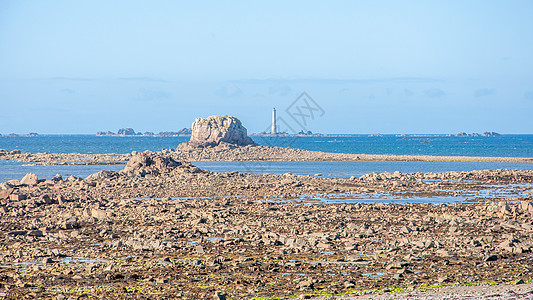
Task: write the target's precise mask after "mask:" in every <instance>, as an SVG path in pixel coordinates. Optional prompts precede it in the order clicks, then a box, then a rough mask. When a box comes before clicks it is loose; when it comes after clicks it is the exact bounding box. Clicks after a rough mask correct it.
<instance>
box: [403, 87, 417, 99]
mask: <svg viewBox="0 0 533 300" xmlns="http://www.w3.org/2000/svg"><path fill="white" fill-rule="evenodd" d="M403 94H404V95H405V96H408V97H412V96H414V95H415V92H413V91H411V90H410V89H404V90H403Z"/></svg>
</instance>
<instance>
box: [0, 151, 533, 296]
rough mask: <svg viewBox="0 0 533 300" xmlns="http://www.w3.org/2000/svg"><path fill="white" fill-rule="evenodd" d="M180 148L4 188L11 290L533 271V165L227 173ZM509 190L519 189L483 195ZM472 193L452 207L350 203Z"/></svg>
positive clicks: (426, 279) (141, 292)
mask: <svg viewBox="0 0 533 300" xmlns="http://www.w3.org/2000/svg"><path fill="white" fill-rule="evenodd" d="M172 154H173V153H172V151H170V152H169V153H166V154H164V153H155V154H154V153H141V154H137V155H134V156H132V157H130V159H129V162H128V164H127V165H126V166H125V168H124V169H123V170H122V171H120V172H111V171H102V172H99V173H96V174H93V175H91V176H89V177H88V178H86V179H81V178H76V177H74V176H71V177H69V178H62V177H60V176H58V177H55V178H53V179H51V180H39V179H38V178H37V177H36V176H34V175H31V174H29V175H27V176H25V177H24V178H23V179H22V180H20V181H19V180H12V181H9V182H6V183H3V184H0V201H1V203H2V204H1V205H0V240H1V243H0V295H1V296H4V297H7V298H13V299H16V298H21V297H33V298H54V297H55V298H57V299H65V298H78V297H80V296H81V297H83V296H86V297H92V296H98V297H105V298H124V297H126V298H138V299H146V298H184V299H204V298H211V299H213V298H215V299H249V298H253V297H259V298H272V297H292V296H296V297H302V298H310V297H315V296H325V295H342V294H349V295H357V294H368V293H372V294H374V295H377V294H383V293H385V295H387V294H390V295H394V292H397V291H402V290H421V289H422V290H424V289H428V288H430V287H437V286H453V285H470V284H499V283H502V284H503V283H506V284H518V285H520V284H521V283H523V282H526V283H527V282H529V281H531V280H532V279H533V273H532V272H531V268H533V259H532V258H531V250H532V248H533V243H532V242H533V223H532V222H531V218H532V217H533V205H532V204H531V200H533V198H532V191H533V171H520V170H495V171H473V172H446V173H414V174H402V173H400V172H395V173H374V174H368V175H365V176H363V177H360V178H349V179H337V178H316V177H311V176H297V175H293V174H289V173H287V174H282V175H272V174H242V173H237V172H231V173H213V172H209V171H206V170H201V169H199V168H197V167H195V166H194V165H191V164H190V163H187V162H182V161H176V160H174V159H172V156H173V155H172ZM498 186H503V187H508V188H510V189H512V193H511V195H510V196H508V197H507V198H505V199H494V198H493V197H492V196H491V195H488V194H487V195H485V196H483V195H484V193H485V191H486V190H487V189H489V188H491V187H498ZM472 192H474V193H477V194H478V195H479V197H477V198H476V199H477V200H476V201H475V202H462V201H461V202H457V203H454V204H449V205H432V204H412V203H411V204H394V203H393V204H383V203H373V204H371V203H370V204H369V203H356V202H350V201H348V199H350V198H354V199H357V197H358V196H361V195H365V197H366V196H367V195H380V194H383V193H387V194H388V195H390V196H397V197H402V198H405V197H419V196H424V197H439V196H454V197H459V198H460V197H463V196H464V197H466V195H470V194H472ZM338 197H341V198H342V197H344V198H342V199H341V200H342V201H336V202H335V201H333V203H330V204H327V203H326V202H325V201H324V202H320V201H318V202H317V199H329V200H331V199H332V198H333V199H334V198H338ZM378 202H379V201H378ZM391 293H392V294H391Z"/></svg>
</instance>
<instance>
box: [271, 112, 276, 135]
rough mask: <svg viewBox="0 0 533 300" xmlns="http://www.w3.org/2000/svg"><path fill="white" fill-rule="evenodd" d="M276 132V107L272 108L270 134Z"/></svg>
mask: <svg viewBox="0 0 533 300" xmlns="http://www.w3.org/2000/svg"><path fill="white" fill-rule="evenodd" d="M275 134H276V108H272V129H271V130H270V135H275Z"/></svg>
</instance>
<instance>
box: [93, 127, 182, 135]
mask: <svg viewBox="0 0 533 300" xmlns="http://www.w3.org/2000/svg"><path fill="white" fill-rule="evenodd" d="M191 133H192V130H191V129H190V128H183V129H180V130H178V131H161V132H159V133H153V132H150V131H147V132H144V133H143V132H135V130H133V128H121V129H119V130H118V132H117V133H115V132H112V131H98V132H97V133H96V136H164V137H169V136H190V135H191Z"/></svg>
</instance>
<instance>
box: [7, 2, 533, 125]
mask: <svg viewBox="0 0 533 300" xmlns="http://www.w3.org/2000/svg"><path fill="white" fill-rule="evenodd" d="M532 15H533V1H519V0H516V1H490V0H488V1H487V0H485V1H454V0H451V1H450V0H448V1H444V0H442V1H440V0H435V1H379V0H378V1H356V0H354V1H231V0H229V1H133V0H128V1H120V0H117V1H99V0H93V1H69V0H65V1H56V0H48V1H39V0H34V1H29V0H0V134H7V133H27V132H38V133H41V134H55V133H66V134H78V133H80V134H81V133H83V134H93V133H95V132H97V131H102V130H103V131H106V130H110V131H115V132H116V131H117V130H118V129H119V128H124V127H132V128H134V129H135V130H136V131H141V132H144V131H152V132H159V131H172V130H179V129H181V128H184V127H190V126H191V123H192V122H193V121H194V119H195V118H198V117H207V116H210V115H233V116H236V117H237V118H239V119H240V120H241V121H242V122H243V124H244V126H245V127H246V128H247V129H248V132H252V133H255V132H261V131H264V130H267V129H268V128H270V124H271V110H272V108H273V107H275V108H276V110H277V115H278V117H279V119H278V123H279V124H282V125H280V128H281V127H283V126H285V127H284V128H283V129H284V130H287V131H288V132H293V131H294V132H297V131H300V130H305V131H307V130H311V131H313V132H321V133H356V134H357V133H361V134H366V133H383V134H387V133H457V132H462V131H465V132H484V131H495V132H500V133H508V134H512V133H517V134H518V133H533V117H532V116H533V34H532V30H533V18H531V16H532ZM304 92H305V94H303V97H300V96H301V95H302V93H304Z"/></svg>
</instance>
